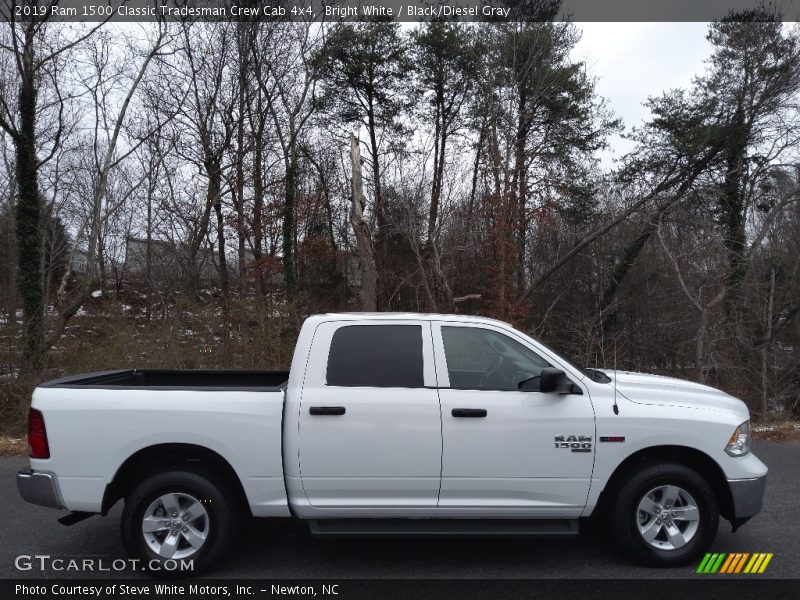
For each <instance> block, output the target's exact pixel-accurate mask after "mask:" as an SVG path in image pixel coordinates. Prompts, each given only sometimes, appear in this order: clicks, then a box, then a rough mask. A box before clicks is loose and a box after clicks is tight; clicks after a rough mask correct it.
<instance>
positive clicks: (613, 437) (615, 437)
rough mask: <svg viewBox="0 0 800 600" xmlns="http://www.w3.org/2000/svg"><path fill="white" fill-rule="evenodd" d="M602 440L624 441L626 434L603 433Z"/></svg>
mask: <svg viewBox="0 0 800 600" xmlns="http://www.w3.org/2000/svg"><path fill="white" fill-rule="evenodd" d="M600 441H601V442H624V441H625V436H622V435H601V436H600Z"/></svg>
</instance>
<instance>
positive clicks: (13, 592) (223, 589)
mask: <svg viewBox="0 0 800 600" xmlns="http://www.w3.org/2000/svg"><path fill="white" fill-rule="evenodd" d="M654 573H655V574H661V572H654ZM797 589H798V581H797V580H775V579H759V578H757V577H754V578H748V577H745V576H730V577H727V578H725V577H714V576H703V575H698V576H697V578H696V579H655V578H654V579H648V580H637V579H598V580H557V579H545V580H519V579H489V580H487V579H429V580H425V579H341V580H336V579H327V580H323V579H320V580H302V579H299V580H286V579H242V580H231V579H225V580H215V579H208V580H199V579H198V580H180V581H168V580H163V581H157V580H148V579H119V580H112V579H107V580H101V579H95V580H79V579H73V580H69V579H63V580H45V579H39V580H10V579H5V580H2V581H0V598H3V600H10V599H12V598H13V599H21V598H37V599H40V600H66V599H89V598H103V599H105V598H132V599H136V600H139V599H143V598H147V599H150V598H155V599H158V600H178V599H181V600H200V599H206V598H230V599H232V600H264V599H270V600H273V599H276V598H299V599H303V600H309V599H311V598H316V599H323V598H328V599H330V600H354V599H361V598H371V599H375V600H383V599H387V600H388V599H393V598H397V599H408V600H426V599H431V600H434V599H435V600H448V599H450V598H453V599H459V600H462V599H464V600H466V599H473V598H474V599H481V600H482V599H488V598H505V599H512V598H513V599H526V598H530V599H535V600H551V599H552V600H564V599H565V598H579V599H580V600H591V599H594V598H597V599H600V598H603V599H606V598H622V597H629V598H647V599H648V600H658V599H660V598H664V599H667V598H669V599H670V600H675V599H676V598H691V599H692V600H702V599H705V598H736V600H746V599H749V598H760V599H762V600H763V598H769V599H770V600H783V599H787V600H788V599H789V598H796V597H797V596H796V592H797Z"/></svg>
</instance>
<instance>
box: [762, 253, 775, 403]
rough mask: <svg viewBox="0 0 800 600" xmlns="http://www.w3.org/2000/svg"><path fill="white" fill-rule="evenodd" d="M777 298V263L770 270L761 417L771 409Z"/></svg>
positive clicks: (763, 353) (763, 346)
mask: <svg viewBox="0 0 800 600" xmlns="http://www.w3.org/2000/svg"><path fill="white" fill-rule="evenodd" d="M774 300H775V265H772V267H770V270H769V296H768V298H767V310H766V315H765V321H766V324H765V330H766V331H765V332H764V343H763V344H762V345H761V410H760V412H761V418H762V419H764V418H765V417H766V416H767V411H768V409H769V368H768V367H769V365H768V358H769V347H770V346H771V345H772V311H773V304H774Z"/></svg>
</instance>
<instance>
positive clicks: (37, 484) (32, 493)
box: [17, 469, 64, 508]
mask: <svg viewBox="0 0 800 600" xmlns="http://www.w3.org/2000/svg"><path fill="white" fill-rule="evenodd" d="M17 487H18V488H19V493H20V495H21V496H22V499H23V500H25V502H30V503H31V504H38V505H39V506H46V507H48V508H64V503H63V502H62V501H61V494H60V493H59V490H58V479H56V476H55V475H53V474H52V473H43V472H40V471H32V470H30V469H26V470H24V471H20V472H19V473H17Z"/></svg>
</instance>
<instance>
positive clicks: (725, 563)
mask: <svg viewBox="0 0 800 600" xmlns="http://www.w3.org/2000/svg"><path fill="white" fill-rule="evenodd" d="M772 556H773V554H772V552H755V553H753V554H750V553H749V552H731V553H725V552H720V553H716V552H715V553H712V552H708V553H706V555H705V557H703V560H702V561H701V562H700V566H698V567H697V571H696V572H697V573H701V574H713V573H720V574H725V575H730V574H736V573H751V574H754V573H763V572H764V571H765V570H766V569H767V565H768V564H769V562H770V561H771V560H772Z"/></svg>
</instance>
